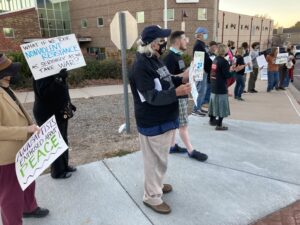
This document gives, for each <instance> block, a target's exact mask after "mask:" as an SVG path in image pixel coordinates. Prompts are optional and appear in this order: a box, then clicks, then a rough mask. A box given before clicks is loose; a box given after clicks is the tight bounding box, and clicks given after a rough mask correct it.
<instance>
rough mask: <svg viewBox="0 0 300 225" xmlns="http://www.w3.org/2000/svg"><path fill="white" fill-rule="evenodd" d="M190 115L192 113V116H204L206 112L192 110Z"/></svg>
mask: <svg viewBox="0 0 300 225" xmlns="http://www.w3.org/2000/svg"><path fill="white" fill-rule="evenodd" d="M192 115H194V116H201V117H205V116H206V113H203V112H201V111H199V110H197V111H193V112H192Z"/></svg>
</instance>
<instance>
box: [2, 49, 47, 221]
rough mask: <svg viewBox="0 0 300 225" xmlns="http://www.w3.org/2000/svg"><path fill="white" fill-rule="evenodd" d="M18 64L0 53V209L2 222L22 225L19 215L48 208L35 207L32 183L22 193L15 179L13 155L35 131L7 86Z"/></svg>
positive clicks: (43, 212) (40, 213) (31, 214)
mask: <svg viewBox="0 0 300 225" xmlns="http://www.w3.org/2000/svg"><path fill="white" fill-rule="evenodd" d="M20 69H21V65H20V64H19V63H13V62H12V61H11V60H9V59H8V58H7V57H6V56H5V55H3V54H0V211H1V217H2V224H3V225H22V217H35V218H41V217H45V216H47V215H48V214H49V210H47V209H43V208H40V207H38V205H37V202H36V199H35V183H34V182H33V183H32V184H31V185H30V186H29V187H28V188H27V189H26V190H25V191H24V192H23V191H22V189H21V187H20V184H19V182H18V179H17V175H16V169H15V158H16V154H17V152H18V151H19V150H20V148H21V147H22V146H23V145H24V144H25V143H26V141H27V140H28V138H29V137H30V135H32V134H33V133H35V132H38V131H39V127H38V126H37V125H35V124H33V122H32V120H31V118H30V116H29V115H28V113H27V112H26V110H25V109H24V107H23V106H22V105H21V103H20V101H19V100H18V98H17V97H16V95H15V94H14V92H13V91H12V90H11V88H10V83H11V82H12V81H13V80H14V79H15V78H16V77H17V76H18V73H19V71H20Z"/></svg>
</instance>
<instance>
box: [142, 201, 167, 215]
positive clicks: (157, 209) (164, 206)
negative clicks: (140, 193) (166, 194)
mask: <svg viewBox="0 0 300 225" xmlns="http://www.w3.org/2000/svg"><path fill="white" fill-rule="evenodd" d="M144 205H145V206H148V207H149V208H150V209H152V210H153V211H155V212H157V213H160V214H169V213H170V212H171V208H170V206H169V205H168V204H167V203H165V202H163V203H161V204H160V205H150V204H148V203H146V202H144Z"/></svg>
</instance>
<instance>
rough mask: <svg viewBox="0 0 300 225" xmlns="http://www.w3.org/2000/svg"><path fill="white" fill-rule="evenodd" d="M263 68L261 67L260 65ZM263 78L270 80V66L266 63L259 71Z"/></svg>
mask: <svg viewBox="0 0 300 225" xmlns="http://www.w3.org/2000/svg"><path fill="white" fill-rule="evenodd" d="M260 68H261V67H260ZM259 73H260V79H261V80H268V66H267V65H265V66H264V67H263V69H261V70H260V71H259Z"/></svg>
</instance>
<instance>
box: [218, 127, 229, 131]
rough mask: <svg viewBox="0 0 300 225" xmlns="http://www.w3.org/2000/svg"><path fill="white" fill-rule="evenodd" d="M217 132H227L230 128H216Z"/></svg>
mask: <svg viewBox="0 0 300 225" xmlns="http://www.w3.org/2000/svg"><path fill="white" fill-rule="evenodd" d="M216 130H217V131H226V130H228V127H224V126H222V127H219V126H216Z"/></svg>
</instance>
